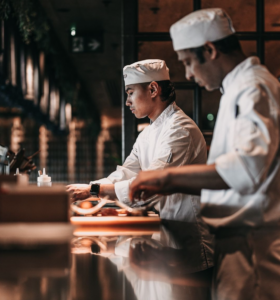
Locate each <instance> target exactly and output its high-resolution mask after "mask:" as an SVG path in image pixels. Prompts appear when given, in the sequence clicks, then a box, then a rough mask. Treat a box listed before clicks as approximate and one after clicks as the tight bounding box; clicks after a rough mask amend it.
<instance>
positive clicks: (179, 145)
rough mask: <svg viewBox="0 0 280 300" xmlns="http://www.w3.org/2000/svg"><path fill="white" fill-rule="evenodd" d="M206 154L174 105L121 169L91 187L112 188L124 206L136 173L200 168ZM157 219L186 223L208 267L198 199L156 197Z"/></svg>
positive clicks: (191, 126) (209, 260)
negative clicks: (113, 185) (183, 166)
mask: <svg viewBox="0 0 280 300" xmlns="http://www.w3.org/2000/svg"><path fill="white" fill-rule="evenodd" d="M206 159H207V152H206V143H205V140H204V137H203V135H202V133H201V131H200V130H199V128H198V127H197V125H196V124H195V123H194V121H193V120H192V119H191V118H189V117H188V116H187V115H186V114H185V113H184V112H183V111H182V110H181V109H180V108H179V107H178V106H177V105H176V104H175V103H174V102H173V103H172V104H170V105H169V106H168V107H167V108H166V109H165V110H164V111H163V112H162V113H161V115H160V116H159V117H158V118H157V119H156V120H155V121H154V122H153V123H151V124H150V125H149V126H147V127H146V128H145V129H144V130H143V131H142V132H141V133H140V134H139V136H138V138H137V140H136V142H135V144H134V146H133V149H132V151H131V153H130V155H129V156H128V157H127V159H126V160H125V162H124V164H123V166H117V170H116V171H115V172H113V173H112V174H110V175H109V176H108V178H103V179H101V180H97V181H94V182H91V184H92V183H101V184H112V183H113V184H115V192H116V195H117V197H118V199H119V200H120V201H124V202H128V201H129V197H128V193H129V185H130V183H131V182H132V180H134V179H135V177H136V176H137V174H138V173H139V172H140V171H146V170H158V169H164V168H167V167H178V166H182V165H188V164H203V163H205V162H206ZM159 197H161V200H160V217H161V218H162V219H169V220H181V221H186V222H188V224H187V225H186V227H187V228H186V230H189V231H191V232H192V234H193V235H196V236H197V238H198V239H199V240H200V241H201V255H206V257H207V262H205V265H204V266H202V267H201V268H202V269H205V268H207V267H209V266H211V265H212V263H213V262H212V254H213V246H212V237H211V236H210V235H209V232H208V228H207V226H206V224H205V223H204V222H203V221H202V220H201V216H200V197H198V196H192V195H184V194H173V195H169V196H159Z"/></svg>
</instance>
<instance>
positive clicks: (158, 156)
mask: <svg viewBox="0 0 280 300" xmlns="http://www.w3.org/2000/svg"><path fill="white" fill-rule="evenodd" d="M193 152H194V151H193V142H192V136H191V135H190V131H189V130H188V129H186V128H184V127H182V126H181V124H180V123H178V124H175V125H173V126H172V127H171V128H169V130H167V131H166V132H165V133H164V135H163V136H162V137H161V138H160V141H159V143H158V146H157V149H156V153H155V155H154V156H155V158H154V160H153V161H152V162H151V164H150V166H149V168H148V170H160V169H164V168H167V167H174V166H176V167H177V166H181V165H184V164H186V163H187V161H188V159H189V157H190V154H191V153H193ZM147 155H148V153H147ZM124 165H125V166H130V170H132V168H131V165H132V163H131V156H130V158H129V160H128V162H127V160H126V161H125V164H124ZM136 171H137V174H138V172H139V171H140V169H137V170H136ZM137 174H136V173H135V176H134V177H131V178H130V179H128V180H124V181H119V182H116V183H115V192H116V195H117V197H118V199H119V200H121V201H129V197H128V193H129V185H130V183H131V182H132V181H133V180H134V179H135V177H136V176H137Z"/></svg>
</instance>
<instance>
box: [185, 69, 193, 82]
mask: <svg viewBox="0 0 280 300" xmlns="http://www.w3.org/2000/svg"><path fill="white" fill-rule="evenodd" d="M185 71H186V78H187V80H193V79H194V76H193V74H192V72H191V71H190V69H189V68H185Z"/></svg>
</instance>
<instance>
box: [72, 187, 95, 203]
mask: <svg viewBox="0 0 280 300" xmlns="http://www.w3.org/2000/svg"><path fill="white" fill-rule="evenodd" d="M66 191H67V192H68V193H69V194H70V196H71V198H72V200H74V201H76V200H84V199H86V198H88V197H90V196H91V195H90V185H89V184H70V185H67V187H66Z"/></svg>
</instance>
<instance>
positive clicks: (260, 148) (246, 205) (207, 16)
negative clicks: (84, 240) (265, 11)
mask: <svg viewBox="0 0 280 300" xmlns="http://www.w3.org/2000/svg"><path fill="white" fill-rule="evenodd" d="M170 32H171V37H172V41H173V47H174V50H175V51H176V52H177V54H178V58H179V60H180V61H182V63H183V64H184V66H185V71H186V77H187V79H193V80H195V81H196V82H197V83H198V84H199V85H200V86H203V87H205V88H206V89H207V90H209V91H211V90H214V89H218V88H220V90H221V92H222V97H221V101H220V107H219V111H218V116H217V121H216V125H215V129H214V134H213V140H212V144H211V149H210V153H209V158H208V162H207V165H203V164H202V165H191V166H184V167H181V168H176V169H175V168H170V169H166V170H164V171H149V172H141V173H140V174H139V176H138V177H137V178H136V179H135V181H134V182H133V183H132V185H131V190H130V198H131V199H133V198H139V197H140V195H142V198H144V199H145V198H146V197H150V196H151V195H153V194H172V193H178V192H180V193H183V192H185V193H191V192H193V193H200V192H201V209H202V215H203V217H204V220H205V221H206V222H207V223H208V224H209V225H210V226H211V228H212V230H213V231H214V232H215V234H216V246H215V259H214V264H215V276H214V280H213V298H214V299H219V300H220V299H238V300H240V299H279V292H278V288H277V285H278V282H279V280H280V228H279V220H280V201H279V200H280V199H279V196H280V168H279V167H280V152H279V126H280V123H279V121H280V120H279V113H280V110H279V104H280V103H279V101H280V85H279V83H278V81H277V79H276V78H275V77H274V76H272V74H271V73H270V72H269V71H268V70H267V68H266V67H265V66H262V65H261V64H260V61H259V59H258V58H257V57H248V58H246V57H245V56H244V54H243V52H242V49H241V47H240V44H239V42H238V39H237V37H236V35H235V30H234V28H233V25H232V21H231V19H230V17H229V16H228V15H227V14H226V12H225V11H223V10H222V9H219V8H217V9H205V10H199V11H196V12H193V13H191V14H189V15H187V16H186V17H184V18H183V19H181V20H179V21H178V22H177V23H175V24H174V25H173V26H172V27H171V29H170Z"/></svg>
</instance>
